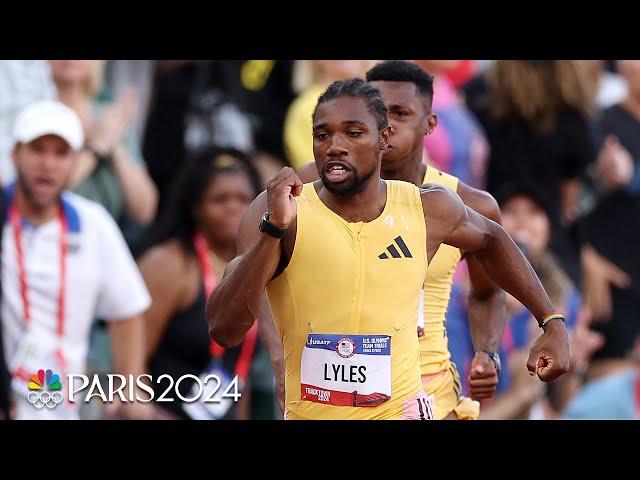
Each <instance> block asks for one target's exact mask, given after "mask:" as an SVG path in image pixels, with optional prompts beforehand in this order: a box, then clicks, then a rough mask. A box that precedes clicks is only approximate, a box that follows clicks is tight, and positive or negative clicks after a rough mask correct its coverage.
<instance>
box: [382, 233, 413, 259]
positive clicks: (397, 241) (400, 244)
mask: <svg viewBox="0 0 640 480" xmlns="http://www.w3.org/2000/svg"><path fill="white" fill-rule="evenodd" d="M393 241H394V242H395V244H394V243H392V244H391V245H389V246H388V247H387V251H386V252H382V253H381V254H380V255H378V258H379V259H380V260H386V259H388V258H389V255H391V258H403V256H404V258H413V255H411V252H410V251H409V248H408V247H407V244H406V243H404V240H402V237H400V236H398V237H396V238H394V239H393ZM396 245H397V246H398V248H399V249H400V252H402V254H401V253H400V252H399V251H398V248H396ZM387 252H389V255H387Z"/></svg>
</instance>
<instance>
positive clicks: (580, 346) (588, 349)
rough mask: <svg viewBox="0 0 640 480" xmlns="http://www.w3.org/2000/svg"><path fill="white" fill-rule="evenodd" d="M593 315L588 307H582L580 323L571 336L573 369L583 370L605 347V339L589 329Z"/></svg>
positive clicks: (579, 316)
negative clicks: (595, 354) (594, 355)
mask: <svg viewBox="0 0 640 480" xmlns="http://www.w3.org/2000/svg"><path fill="white" fill-rule="evenodd" d="M591 318H592V314H591V311H590V310H589V308H588V307H582V308H581V309H580V313H579V315H578V323H577V324H576V327H575V329H574V331H573V335H572V336H571V368H574V369H577V370H580V371H581V370H583V369H585V368H586V367H587V364H588V362H589V359H590V358H591V356H592V355H593V354H594V353H595V352H597V351H598V350H599V349H600V348H602V346H603V345H604V337H603V336H602V335H601V334H600V333H598V332H594V331H593V330H590V329H589V324H590V323H591Z"/></svg>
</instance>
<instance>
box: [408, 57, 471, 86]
mask: <svg viewBox="0 0 640 480" xmlns="http://www.w3.org/2000/svg"><path fill="white" fill-rule="evenodd" d="M418 61H419V60H418ZM445 61H446V60H445ZM477 70H478V65H477V60H457V61H456V63H455V65H452V66H451V68H448V69H447V70H446V71H445V72H444V74H445V76H446V77H447V78H448V79H449V81H450V82H451V85H452V86H453V88H454V89H456V90H458V89H459V88H460V87H462V86H463V85H464V84H465V83H467V82H468V81H469V80H471V79H472V78H473V77H475V76H476V73H477Z"/></svg>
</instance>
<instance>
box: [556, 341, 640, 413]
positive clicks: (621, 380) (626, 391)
mask: <svg viewBox="0 0 640 480" xmlns="http://www.w3.org/2000/svg"><path fill="white" fill-rule="evenodd" d="M630 360H631V362H630V365H629V366H628V367H627V368H625V369H623V370H621V371H619V372H616V373H611V374H607V375H605V376H603V377H600V378H598V379H596V380H592V381H590V382H588V383H587V384H585V385H584V387H582V389H581V390H580V391H579V392H578V393H577V395H576V396H575V397H574V399H573V401H572V402H571V404H570V405H569V407H568V408H567V410H566V412H565V414H564V418H566V419H569V420H605V419H607V420H640V342H638V343H636V347H635V350H634V352H633V356H632V357H631V358H630Z"/></svg>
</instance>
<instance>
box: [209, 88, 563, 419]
mask: <svg viewBox="0 0 640 480" xmlns="http://www.w3.org/2000/svg"><path fill="white" fill-rule="evenodd" d="M390 130H391V129H390V127H389V126H388V117H387V108H386V106H385V105H384V102H383V101H382V97H381V95H380V92H379V91H378V90H377V89H376V88H374V87H372V86H371V85H369V84H367V83H366V82H364V81H363V80H360V79H350V80H345V81H340V82H335V83H333V84H332V85H330V86H329V88H328V89H327V90H326V91H325V92H324V93H323V95H322V96H321V97H320V98H319V99H318V105H317V107H316V110H315V112H314V116H313V139H314V140H313V147H314V148H313V150H314V157H315V159H316V165H317V167H318V171H319V172H321V179H320V180H319V181H317V182H314V183H309V184H305V185H303V184H302V182H301V181H300V179H299V178H298V176H297V175H296V174H295V172H293V170H292V169H290V168H284V169H282V171H281V172H280V173H279V174H278V175H277V176H276V177H274V178H273V179H272V180H271V181H270V182H269V184H268V187H267V191H266V192H263V193H262V194H261V195H260V196H259V197H258V198H257V199H256V200H255V201H254V202H253V203H252V205H251V206H250V207H249V210H248V212H247V213H246V214H245V217H244V219H243V222H242V225H241V228H240V233H239V236H238V252H240V255H239V256H238V257H237V258H236V259H234V260H233V261H232V262H231V263H230V264H229V266H228V267H227V271H226V272H225V275H224V277H223V279H222V281H221V282H220V284H219V286H218V288H217V289H216V290H215V291H214V292H213V294H212V295H211V297H210V298H209V300H208V302H207V318H208V320H209V332H210V335H211V337H212V338H213V339H214V340H215V341H217V342H218V343H220V344H222V345H226V346H232V345H237V344H238V343H240V341H242V338H243V336H244V335H245V333H246V332H247V331H248V330H249V328H251V326H252V324H253V322H254V319H255V318H256V316H258V315H259V314H260V310H261V309H262V308H264V305H263V302H262V300H263V294H264V290H265V289H266V290H267V293H268V297H269V305H270V307H271V311H272V312H273V314H274V319H275V322H276V326H277V328H278V332H279V335H280V338H281V342H282V345H283V350H284V363H285V386H286V411H285V418H287V419H363V420H365V419H416V420H417V419H433V418H434V417H435V415H434V411H433V401H432V398H430V397H429V396H427V395H426V394H425V392H424V389H423V387H422V380H421V375H420V347H419V343H418V338H417V335H416V329H417V326H418V319H419V316H420V315H421V311H420V304H421V298H422V295H421V292H422V290H423V287H424V279H425V275H426V271H427V268H428V264H429V262H430V261H431V259H432V258H433V257H434V255H435V253H436V251H437V250H438V248H439V247H440V245H441V244H442V243H446V244H448V245H451V246H453V247H456V248H459V249H462V250H464V251H467V252H471V253H473V254H475V256H476V258H478V259H479V261H480V263H481V265H482V268H483V269H484V270H485V271H486V272H487V274H488V275H489V276H490V277H491V279H492V280H493V281H494V282H496V283H497V285H499V286H500V287H502V288H504V289H505V290H507V291H508V292H509V293H511V294H512V295H514V296H515V297H516V298H517V299H518V300H519V301H520V302H521V303H523V304H524V305H525V306H526V307H527V308H528V309H529V310H530V311H531V312H532V313H533V315H534V317H535V318H536V319H537V320H538V324H539V325H540V327H541V328H542V329H543V333H542V334H541V335H540V337H539V338H538V339H537V340H536V341H535V342H534V345H533V346H532V348H531V352H530V357H529V360H528V362H527V368H528V369H529V371H530V372H531V373H532V374H537V375H538V377H539V378H540V379H541V380H543V381H552V380H554V379H555V378H557V377H558V376H560V375H562V374H563V373H564V372H566V371H567V369H568V360H569V352H568V336H567V332H566V329H565V327H564V322H563V321H562V320H563V318H562V316H561V315H559V314H557V313H555V310H554V307H553V305H552V304H551V302H550V301H549V298H548V296H547V294H546V292H545V291H544V289H543V288H542V286H541V284H540V281H539V279H538V278H537V276H536V275H535V273H534V272H533V269H532V268H531V266H530V265H529V263H528V262H527V260H526V259H525V257H524V256H523V255H522V253H521V252H520V251H519V249H518V247H517V246H516V245H515V244H514V242H513V240H511V238H510V237H509V236H508V234H507V233H506V232H505V231H504V229H502V227H500V226H499V225H498V224H496V223H495V222H492V221H490V220H488V219H487V218H485V217H483V216H482V215H479V214H478V213H476V212H474V211H473V210H471V209H468V208H466V207H465V206H464V204H463V202H462V201H461V199H460V197H459V196H457V195H456V194H455V192H452V191H451V190H449V189H447V188H444V187H440V186H436V187H431V188H428V189H420V188H418V187H417V186H415V185H412V184H410V183H407V182H401V181H388V180H387V181H385V180H382V179H381V178H380V165H381V159H382V152H383V151H384V150H385V149H386V148H387V146H388V142H389V137H390V133H391V132H390Z"/></svg>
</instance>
